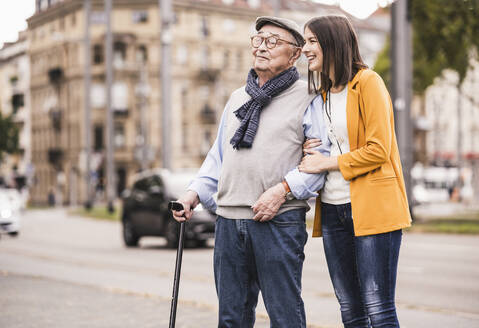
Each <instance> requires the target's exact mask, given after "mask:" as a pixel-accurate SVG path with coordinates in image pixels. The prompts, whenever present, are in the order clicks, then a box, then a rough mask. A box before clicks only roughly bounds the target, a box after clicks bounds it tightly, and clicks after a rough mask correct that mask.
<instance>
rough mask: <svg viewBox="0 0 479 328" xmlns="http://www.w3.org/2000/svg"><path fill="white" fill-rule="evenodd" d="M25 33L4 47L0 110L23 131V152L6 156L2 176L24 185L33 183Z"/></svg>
mask: <svg viewBox="0 0 479 328" xmlns="http://www.w3.org/2000/svg"><path fill="white" fill-rule="evenodd" d="M28 43H29V42H28V40H27V35H26V33H25V32H22V33H20V35H19V38H18V41H17V42H13V43H6V44H5V45H4V46H3V47H2V49H0V110H1V111H2V114H3V115H4V116H8V115H13V120H14V122H15V124H16V125H17V127H18V130H19V148H20V152H19V153H18V154H15V155H10V156H9V155H6V157H5V158H4V161H3V163H1V165H0V176H2V177H4V178H5V179H6V182H7V184H9V185H11V186H16V187H18V188H22V187H23V186H25V185H26V184H28V183H30V182H31V178H32V177H33V166H32V165H31V154H32V151H31V142H30V140H31V118H30V117H31V116H30V60H29V58H28V53H27V51H28Z"/></svg>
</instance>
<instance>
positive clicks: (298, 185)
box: [284, 168, 318, 199]
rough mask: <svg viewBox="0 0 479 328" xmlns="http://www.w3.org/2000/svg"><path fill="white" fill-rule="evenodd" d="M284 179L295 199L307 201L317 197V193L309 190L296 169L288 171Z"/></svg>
mask: <svg viewBox="0 0 479 328" xmlns="http://www.w3.org/2000/svg"><path fill="white" fill-rule="evenodd" d="M284 179H285V180H286V182H287V183H288V185H289V188H290V189H291V192H292V193H293V195H294V197H295V198H296V199H308V198H311V197H317V196H318V193H317V192H314V191H311V190H309V188H308V186H307V185H306V182H305V181H304V179H303V177H302V175H301V172H299V170H298V168H295V169H294V170H292V171H289V172H288V174H286V176H285V177H284Z"/></svg>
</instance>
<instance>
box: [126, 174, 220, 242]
mask: <svg viewBox="0 0 479 328" xmlns="http://www.w3.org/2000/svg"><path fill="white" fill-rule="evenodd" d="M193 177H194V175H193V174H190V173H172V172H170V171H167V170H161V169H157V170H151V171H145V172H142V173H139V174H138V175H136V176H135V178H134V183H133V186H132V187H131V189H126V190H125V191H124V192H123V193H122V201H123V214H122V223H123V240H124V242H125V245H126V246H128V247H135V246H138V242H139V240H140V238H141V237H143V236H161V237H165V238H166V241H167V245H168V247H172V248H173V247H176V246H177V245H178V231H179V226H180V225H179V223H178V222H176V221H175V220H174V219H173V216H172V214H171V212H170V211H168V202H169V201H171V200H176V199H178V197H179V196H180V195H181V194H182V193H184V192H185V191H186V187H187V185H188V182H189V181H191V180H192V179H193ZM193 213H194V214H193V216H192V218H191V219H190V220H189V221H188V222H187V224H186V227H185V242H187V243H191V241H194V243H195V244H196V245H197V246H204V245H205V244H206V242H207V240H208V238H212V237H214V231H215V220H216V215H215V214H214V213H212V212H210V211H207V210H205V209H203V208H202V207H201V205H198V207H196V208H195V211H194V212H193Z"/></svg>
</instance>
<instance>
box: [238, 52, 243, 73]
mask: <svg viewBox="0 0 479 328" xmlns="http://www.w3.org/2000/svg"><path fill="white" fill-rule="evenodd" d="M242 68H243V52H242V51H241V50H238V52H237V53H236V70H237V71H241V69H242Z"/></svg>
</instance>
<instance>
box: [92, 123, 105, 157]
mask: <svg viewBox="0 0 479 328" xmlns="http://www.w3.org/2000/svg"><path fill="white" fill-rule="evenodd" d="M93 149H95V151H101V150H103V125H97V126H95V132H94V147H93Z"/></svg>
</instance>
